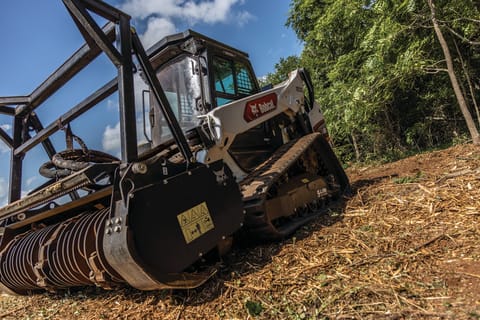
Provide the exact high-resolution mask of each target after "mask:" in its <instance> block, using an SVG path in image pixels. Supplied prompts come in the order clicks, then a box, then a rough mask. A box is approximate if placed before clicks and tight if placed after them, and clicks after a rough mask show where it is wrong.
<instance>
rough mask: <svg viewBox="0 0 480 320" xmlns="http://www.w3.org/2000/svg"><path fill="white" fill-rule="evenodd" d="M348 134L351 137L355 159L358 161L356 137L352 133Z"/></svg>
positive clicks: (358, 150)
mask: <svg viewBox="0 0 480 320" xmlns="http://www.w3.org/2000/svg"><path fill="white" fill-rule="evenodd" d="M350 136H351V137H352V143H353V149H354V150H355V160H356V161H357V162H360V149H358V143H357V137H355V135H354V134H353V133H351V134H350Z"/></svg>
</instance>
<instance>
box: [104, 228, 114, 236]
mask: <svg viewBox="0 0 480 320" xmlns="http://www.w3.org/2000/svg"><path fill="white" fill-rule="evenodd" d="M112 231H113V230H112V228H107V230H105V234H107V235H111V234H112Z"/></svg>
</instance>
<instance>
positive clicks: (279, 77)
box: [266, 56, 301, 84]
mask: <svg viewBox="0 0 480 320" xmlns="http://www.w3.org/2000/svg"><path fill="white" fill-rule="evenodd" d="M300 67H301V62H300V58H299V57H297V56H289V57H287V58H280V61H279V62H277V63H276V64H275V71H274V72H273V73H269V74H267V77H266V82H267V84H268V83H271V84H277V83H280V82H282V81H285V80H287V79H288V74H289V73H290V72H292V71H293V70H295V69H298V68H300Z"/></svg>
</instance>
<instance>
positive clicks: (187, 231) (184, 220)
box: [177, 201, 214, 243]
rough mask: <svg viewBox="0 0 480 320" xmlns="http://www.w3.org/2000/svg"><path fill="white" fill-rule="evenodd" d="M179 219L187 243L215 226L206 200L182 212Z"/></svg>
mask: <svg viewBox="0 0 480 320" xmlns="http://www.w3.org/2000/svg"><path fill="white" fill-rule="evenodd" d="M177 219H178V223H179V224H180V228H181V229H182V232H183V236H184V237H185V241H186V242H187V243H190V242H192V241H193V240H195V239H197V238H198V237H200V236H201V235H203V234H205V233H207V232H208V231H210V230H212V229H213V228H214V225H213V220H212V217H211V216H210V211H208V207H207V203H206V202H205V201H204V202H202V203H200V204H199V205H197V206H195V207H193V208H190V209H188V210H187V211H184V212H182V213H180V214H179V215H178V216H177Z"/></svg>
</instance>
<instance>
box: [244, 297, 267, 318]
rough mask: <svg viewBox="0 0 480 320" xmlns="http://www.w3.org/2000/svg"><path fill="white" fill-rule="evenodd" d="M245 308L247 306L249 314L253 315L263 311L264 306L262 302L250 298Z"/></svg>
mask: <svg viewBox="0 0 480 320" xmlns="http://www.w3.org/2000/svg"><path fill="white" fill-rule="evenodd" d="M245 308H247V311H248V314H249V315H251V316H258V315H260V314H261V313H262V311H263V307H262V304H261V303H260V302H256V301H251V300H248V301H247V302H245Z"/></svg>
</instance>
